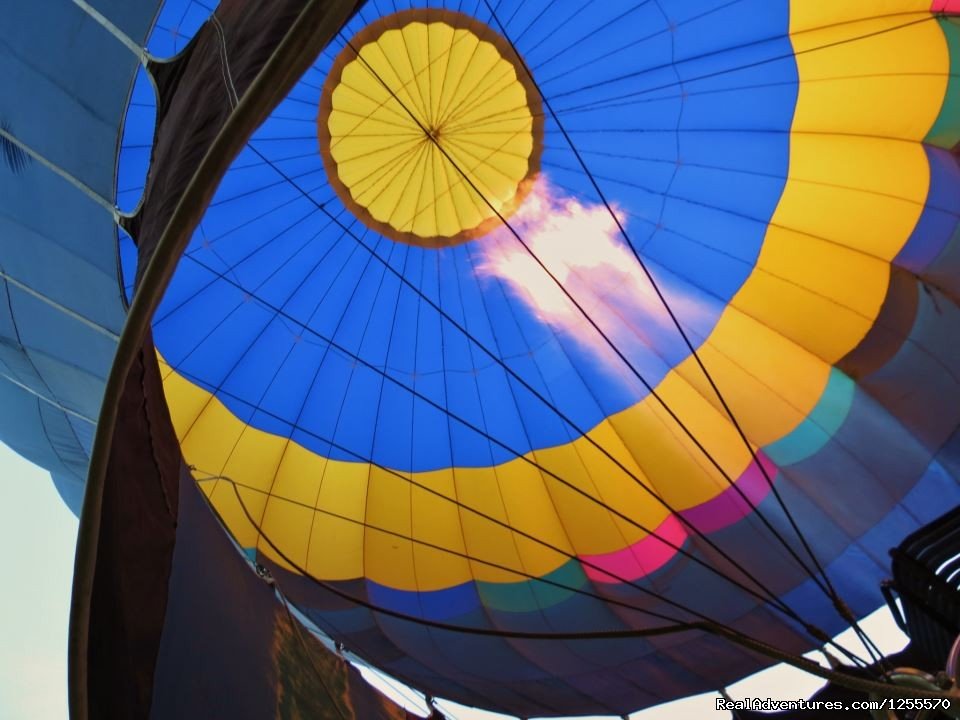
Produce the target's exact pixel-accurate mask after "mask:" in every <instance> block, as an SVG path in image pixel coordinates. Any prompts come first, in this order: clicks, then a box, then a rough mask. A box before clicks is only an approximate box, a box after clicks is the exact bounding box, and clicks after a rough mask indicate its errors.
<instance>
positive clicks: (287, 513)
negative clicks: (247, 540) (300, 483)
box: [258, 496, 314, 572]
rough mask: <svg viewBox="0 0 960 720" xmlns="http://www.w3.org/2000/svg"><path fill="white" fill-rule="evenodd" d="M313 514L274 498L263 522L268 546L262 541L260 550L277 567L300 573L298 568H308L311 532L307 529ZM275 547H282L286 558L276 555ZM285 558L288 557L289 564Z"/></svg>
mask: <svg viewBox="0 0 960 720" xmlns="http://www.w3.org/2000/svg"><path fill="white" fill-rule="evenodd" d="M313 514H314V511H313V510H312V509H311V508H309V507H304V506H303V505H299V504H297V503H293V502H290V501H289V500H283V499H281V498H278V497H276V496H272V497H270V498H269V499H268V500H267V503H266V507H265V508H264V511H263V519H262V520H261V521H260V531H261V533H262V535H263V536H266V537H267V538H270V542H269V543H268V542H267V541H266V540H264V538H263V537H261V538H260V543H259V546H258V549H259V550H260V552H262V553H263V554H264V555H266V556H267V557H269V558H270V559H271V560H273V561H274V562H276V563H277V564H279V565H281V566H283V567H285V568H287V569H288V570H291V571H293V572H299V570H297V568H303V569H306V566H307V545H308V543H309V537H310V533H309V532H304V528H309V527H310V521H311V520H312V519H313ZM272 545H275V546H276V547H277V548H279V549H280V550H281V551H282V553H283V555H281V554H280V553H278V552H276V551H275V550H274V549H273V547H272ZM283 556H286V558H289V562H288V561H287V560H286V559H284V557H283Z"/></svg>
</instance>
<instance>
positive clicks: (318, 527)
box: [306, 512, 364, 580]
mask: <svg viewBox="0 0 960 720" xmlns="http://www.w3.org/2000/svg"><path fill="white" fill-rule="evenodd" d="M363 547H364V528H363V525H360V524H357V523H352V522H348V521H346V520H341V519H339V518H336V517H332V516H331V515H328V514H325V513H321V512H317V513H314V517H313V527H312V529H311V531H310V547H309V552H308V555H307V568H306V569H307V572H309V573H310V576H311V577H315V578H319V579H323V580H352V579H353V578H358V577H362V576H363Z"/></svg>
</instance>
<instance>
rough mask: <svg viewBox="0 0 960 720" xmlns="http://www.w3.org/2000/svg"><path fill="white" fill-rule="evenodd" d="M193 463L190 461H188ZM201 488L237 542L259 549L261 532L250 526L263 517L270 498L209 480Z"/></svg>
mask: <svg viewBox="0 0 960 720" xmlns="http://www.w3.org/2000/svg"><path fill="white" fill-rule="evenodd" d="M187 461H188V462H189V458H188V460H187ZM200 487H201V488H202V489H203V491H204V492H205V493H206V495H207V497H208V498H209V499H210V503H211V504H212V505H213V507H214V508H215V509H216V511H217V513H218V514H219V515H220V518H221V519H222V520H223V522H224V524H225V525H226V526H227V527H228V528H230V532H231V533H233V537H234V540H236V541H237V544H238V545H240V546H241V547H245V548H252V547H257V542H258V540H259V538H260V531H259V530H258V529H257V527H256V526H255V525H254V524H253V523H251V522H250V520H249V519H248V515H249V517H251V518H259V517H261V516H262V515H263V509H264V508H265V507H266V504H267V495H266V494H265V493H262V492H258V491H257V490H250V489H248V488H244V487H236V486H234V485H232V484H231V483H230V482H228V481H226V480H207V481H204V482H202V483H201V484H200Z"/></svg>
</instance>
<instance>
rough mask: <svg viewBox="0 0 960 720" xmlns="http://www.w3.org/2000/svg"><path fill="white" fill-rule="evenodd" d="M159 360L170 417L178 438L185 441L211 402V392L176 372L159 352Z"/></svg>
mask: <svg viewBox="0 0 960 720" xmlns="http://www.w3.org/2000/svg"><path fill="white" fill-rule="evenodd" d="M157 361H158V363H159V365H160V376H161V377H162V378H163V393H164V395H165V396H166V398H167V406H168V407H169V408H170V419H171V421H172V422H173V427H174V430H175V431H176V433H177V440H178V441H180V442H183V436H184V435H186V433H187V430H189V429H190V428H191V427H192V426H193V423H194V421H195V420H196V419H197V418H198V417H200V413H201V412H203V408H204V407H206V405H207V403H208V402H210V394H209V393H207V392H204V391H203V390H201V389H200V388H199V387H197V386H196V385H194V384H193V383H192V382H190V381H189V380H187V379H186V378H184V377H182V376H181V375H180V374H179V373H177V372H175V371H174V369H173V368H172V367H170V365H168V364H167V362H166V361H165V360H164V359H163V358H162V357H161V356H160V355H159V353H158V354H157Z"/></svg>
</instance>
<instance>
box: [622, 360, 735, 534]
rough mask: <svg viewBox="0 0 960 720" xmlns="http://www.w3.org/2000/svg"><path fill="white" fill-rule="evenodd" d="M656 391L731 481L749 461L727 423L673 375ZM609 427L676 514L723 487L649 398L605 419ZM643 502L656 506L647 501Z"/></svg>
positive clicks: (726, 485)
mask: <svg viewBox="0 0 960 720" xmlns="http://www.w3.org/2000/svg"><path fill="white" fill-rule="evenodd" d="M657 392H658V394H659V395H660V397H662V398H663V400H664V401H665V402H666V403H667V405H668V406H669V407H670V409H671V410H673V411H674V413H675V414H676V415H677V416H678V417H679V418H680V419H681V420H682V421H683V422H684V424H685V425H686V426H687V428H688V429H689V430H690V432H691V433H692V434H693V436H694V437H696V438H697V439H698V440H699V441H700V442H701V443H702V444H703V446H704V447H706V448H707V449H708V451H709V452H710V454H711V455H712V456H713V457H714V458H715V459H716V460H717V462H718V464H719V465H720V466H721V467H722V468H723V469H724V470H725V471H726V472H727V474H728V475H729V477H730V478H731V479H733V480H736V479H737V477H739V475H740V474H741V473H742V472H743V471H744V470H745V469H746V468H747V467H748V465H749V463H750V460H751V458H750V454H749V452H748V451H747V449H746V448H745V447H744V446H743V443H742V442H741V440H740V438H739V437H738V436H737V435H736V432H735V430H734V428H733V427H732V426H731V425H730V422H729V421H728V420H727V419H726V418H725V417H724V416H722V415H721V414H720V413H718V412H717V410H716V409H714V408H713V407H712V406H711V405H710V403H709V402H708V401H707V400H706V398H705V397H704V396H703V395H701V394H700V393H699V392H697V390H696V389H694V388H693V387H692V386H691V385H690V384H688V383H687V382H686V381H685V380H684V379H683V377H681V376H680V375H679V374H678V373H677V372H676V371H671V372H670V373H669V374H668V375H667V377H666V378H664V381H663V382H662V383H660V386H659V387H658V388H657ZM610 422H611V423H612V424H613V426H614V428H615V429H616V431H617V433H618V435H619V436H620V437H621V438H622V439H623V442H624V443H625V444H626V446H627V447H628V448H629V449H630V452H631V454H632V455H633V457H635V458H636V461H637V463H639V465H640V467H641V468H642V470H643V473H644V475H645V477H646V478H647V479H648V482H649V484H650V486H651V487H653V488H654V490H655V492H656V493H657V494H659V495H660V496H661V497H663V498H664V499H665V500H666V501H667V502H668V503H669V504H670V505H671V506H672V507H673V508H675V509H677V510H682V509H685V508H688V507H691V506H693V505H697V504H699V503H701V502H703V501H704V500H708V499H710V498H711V497H714V496H715V495H716V494H717V493H718V492H719V491H721V490H723V489H725V488H727V487H729V483H728V482H727V481H726V480H725V479H724V478H723V476H722V475H720V473H719V472H718V471H717V470H716V468H714V467H713V465H712V464H710V462H709V461H708V460H707V459H706V458H705V457H704V455H703V453H702V452H701V451H700V450H698V449H697V448H696V446H695V445H694V443H693V441H692V440H690V438H689V437H688V436H687V435H686V434H685V433H684V432H683V431H682V430H681V429H680V427H679V426H678V425H677V423H676V422H675V421H674V420H673V419H671V418H670V416H669V415H668V414H667V412H666V411H665V410H664V409H663V408H662V406H661V405H660V403H658V402H657V401H656V400H654V399H653V398H645V399H644V400H643V401H642V402H640V403H637V404H636V405H634V406H633V407H631V408H628V409H627V410H624V411H623V412H621V413H618V414H617V415H613V416H611V418H610ZM647 502H648V503H651V504H652V503H656V501H655V500H653V499H652V498H650V499H648V500H647ZM631 510H632V509H631ZM633 512H636V511H633ZM651 512H652V510H651ZM660 512H663V514H662V515H661V517H660V520H661V521H662V520H663V519H665V518H666V512H665V511H662V510H661V511H660ZM656 524H659V523H656ZM654 527H655V525H654Z"/></svg>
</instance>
